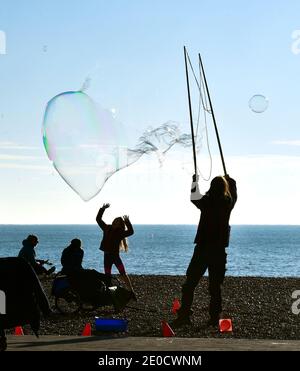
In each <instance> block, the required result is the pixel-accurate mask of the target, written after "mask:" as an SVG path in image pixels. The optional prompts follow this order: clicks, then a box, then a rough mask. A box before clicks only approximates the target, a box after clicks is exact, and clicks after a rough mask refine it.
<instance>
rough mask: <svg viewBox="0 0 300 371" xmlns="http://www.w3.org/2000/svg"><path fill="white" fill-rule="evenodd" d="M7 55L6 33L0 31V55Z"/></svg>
mask: <svg viewBox="0 0 300 371" xmlns="http://www.w3.org/2000/svg"><path fill="white" fill-rule="evenodd" d="M1 54H6V33H5V32H4V31H1V30H0V55H1Z"/></svg>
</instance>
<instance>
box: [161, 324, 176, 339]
mask: <svg viewBox="0 0 300 371" xmlns="http://www.w3.org/2000/svg"><path fill="white" fill-rule="evenodd" d="M161 330H162V334H163V337H172V336H175V332H174V331H173V330H172V329H171V327H170V325H169V324H168V322H166V321H161Z"/></svg>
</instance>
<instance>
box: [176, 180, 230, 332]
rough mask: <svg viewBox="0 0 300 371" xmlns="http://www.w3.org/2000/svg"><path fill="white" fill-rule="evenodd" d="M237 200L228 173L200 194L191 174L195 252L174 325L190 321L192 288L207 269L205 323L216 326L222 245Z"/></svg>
mask: <svg viewBox="0 0 300 371" xmlns="http://www.w3.org/2000/svg"><path fill="white" fill-rule="evenodd" d="M236 200H237V191H236V182H235V180H234V179H232V178H230V177H229V176H228V175H226V176H225V177H222V176H218V177H216V178H214V179H213V180H212V181H211V185H210V189H209V191H208V192H207V193H206V194H205V195H201V194H200V191H199V187H198V176H196V175H194V176H193V183H192V190H191V201H192V203H193V204H194V205H195V206H196V207H197V208H198V209H200V211H201V217H200V221H199V225H198V230H197V234H196V237H195V240H194V243H195V244H196V246H195V249H194V254H193V257H192V259H191V262H190V264H189V267H188V269H187V272H186V281H185V283H184V284H183V286H182V306H181V308H180V309H179V310H178V311H177V314H178V318H177V319H175V321H173V327H175V328H176V327H180V326H182V325H185V324H190V316H191V314H192V313H193V311H192V310H191V306H192V303H193V298H194V291H195V288H196V286H197V285H198V283H199V281H200V278H201V277H202V276H203V275H204V273H205V271H206V270H207V269H208V275H209V293H210V304H209V315H210V320H209V322H208V325H212V326H216V325H218V322H219V316H220V313H221V312H222V297H221V285H222V283H223V281H224V277H225V270H226V257H227V254H226V252H225V248H226V247H227V246H228V245H229V235H230V226H229V218H230V213H231V211H232V209H233V207H234V205H235V203H236Z"/></svg>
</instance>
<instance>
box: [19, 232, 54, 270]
mask: <svg viewBox="0 0 300 371" xmlns="http://www.w3.org/2000/svg"><path fill="white" fill-rule="evenodd" d="M38 243H39V240H38V238H37V236H34V235H32V234H30V235H29V236H28V237H27V238H26V240H23V242H22V245H23V247H22V248H21V250H20V252H19V255H18V257H19V258H23V259H24V260H26V261H27V262H28V263H29V264H30V265H31V266H32V268H33V270H34V271H35V273H36V274H38V275H39V274H47V275H48V274H51V273H53V272H54V271H55V267H51V268H50V269H49V270H47V269H46V268H45V267H44V264H49V265H52V264H51V263H49V262H48V260H41V259H36V258H35V256H36V253H35V250H34V248H35V247H36V246H37V244H38Z"/></svg>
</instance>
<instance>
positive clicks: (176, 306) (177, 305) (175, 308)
mask: <svg viewBox="0 0 300 371" xmlns="http://www.w3.org/2000/svg"><path fill="white" fill-rule="evenodd" d="M179 308H180V301H179V299H178V298H175V299H174V301H173V305H172V313H173V314H176V313H177V311H178V309H179Z"/></svg>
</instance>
